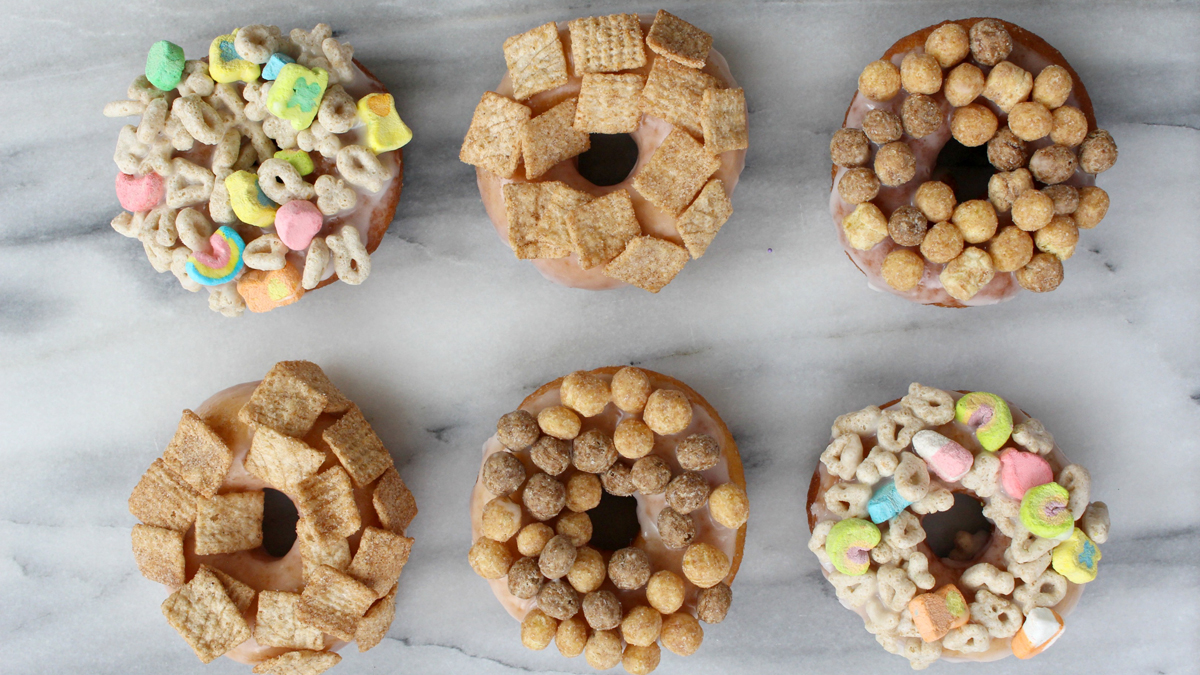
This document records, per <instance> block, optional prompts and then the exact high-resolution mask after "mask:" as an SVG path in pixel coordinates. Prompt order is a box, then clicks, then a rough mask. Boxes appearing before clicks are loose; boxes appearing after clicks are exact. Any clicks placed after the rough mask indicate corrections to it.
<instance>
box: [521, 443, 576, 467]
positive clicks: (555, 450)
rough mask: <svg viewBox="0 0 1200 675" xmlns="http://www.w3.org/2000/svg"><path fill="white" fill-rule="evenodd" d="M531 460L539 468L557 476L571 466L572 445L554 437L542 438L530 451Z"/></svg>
mask: <svg viewBox="0 0 1200 675" xmlns="http://www.w3.org/2000/svg"><path fill="white" fill-rule="evenodd" d="M529 458H530V459H531V460H533V464H534V466H536V467H537V468H539V469H541V470H542V471H545V472H546V473H548V474H550V475H551V476H557V475H559V474H561V473H562V472H564V471H566V470H567V468H568V467H570V466H571V444H570V443H568V442H567V441H564V440H560V439H558V438H554V437H553V436H542V437H541V438H539V439H538V440H537V443H534V444H533V448H532V449H530V451H529Z"/></svg>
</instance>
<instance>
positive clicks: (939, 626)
mask: <svg viewBox="0 0 1200 675" xmlns="http://www.w3.org/2000/svg"><path fill="white" fill-rule="evenodd" d="M908 611H909V613H910V614H912V621H913V625H914V626H916V628H917V631H918V632H920V633H921V639H922V640H924V641H926V642H937V641H938V640H941V639H942V638H944V637H946V633H949V632H950V631H952V630H954V629H955V628H961V627H963V626H965V625H967V622H968V621H970V620H971V606H970V605H968V604H967V599H966V598H965V597H963V594H962V591H960V590H958V587H957V586H955V585H954V584H946V585H945V586H942V587H941V588H939V589H937V590H936V591H934V592H933V593H922V594H920V595H918V596H917V597H915V598H913V599H912V600H910V601H909V603H908Z"/></svg>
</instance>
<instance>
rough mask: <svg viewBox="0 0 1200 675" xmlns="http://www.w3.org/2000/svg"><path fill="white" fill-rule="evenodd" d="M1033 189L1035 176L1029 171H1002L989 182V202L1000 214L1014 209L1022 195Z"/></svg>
mask: <svg viewBox="0 0 1200 675" xmlns="http://www.w3.org/2000/svg"><path fill="white" fill-rule="evenodd" d="M1032 189H1033V175H1032V174H1030V173H1029V170H1028V169H1017V170H1016V171H1001V172H1000V173H996V174H992V177H991V179H989V180H988V201H989V202H991V204H992V206H993V207H994V208H995V209H996V210H997V211H999V212H1001V213H1004V212H1005V211H1008V210H1009V209H1011V208H1012V207H1013V204H1015V203H1016V201H1017V200H1018V199H1020V198H1021V195H1023V194H1025V193H1026V192H1028V191H1030V190H1032Z"/></svg>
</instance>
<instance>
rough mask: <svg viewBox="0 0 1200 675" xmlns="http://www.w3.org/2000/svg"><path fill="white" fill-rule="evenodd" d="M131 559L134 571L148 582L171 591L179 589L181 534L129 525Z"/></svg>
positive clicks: (148, 526) (146, 526)
mask: <svg viewBox="0 0 1200 675" xmlns="http://www.w3.org/2000/svg"><path fill="white" fill-rule="evenodd" d="M132 538H133V559H134V560H135V561H137V566H138V571H140V572H141V573H142V576H144V577H146V578H147V579H149V580H150V581H157V582H158V583H160V584H166V585H167V586H171V587H172V588H175V587H178V586H182V585H183V582H184V581H186V580H187V579H186V578H185V577H184V571H183V565H184V559H183V533H182V532H180V531H178V530H168V529H166V528H165V527H154V526H153V525H134V526H133V536H132Z"/></svg>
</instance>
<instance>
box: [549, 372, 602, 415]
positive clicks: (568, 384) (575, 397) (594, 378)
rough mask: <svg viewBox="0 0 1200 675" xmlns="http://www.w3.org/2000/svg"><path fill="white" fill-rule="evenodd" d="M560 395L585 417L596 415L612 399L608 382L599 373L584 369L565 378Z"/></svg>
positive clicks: (565, 402) (568, 404) (567, 404)
mask: <svg viewBox="0 0 1200 675" xmlns="http://www.w3.org/2000/svg"><path fill="white" fill-rule="evenodd" d="M559 397H560V398H561V399H562V402H563V405H566V406H568V407H570V408H572V409H573V410H575V411H576V412H578V413H579V414H580V415H583V416H584V417H595V416H596V415H599V414H600V413H601V412H603V411H604V408H605V406H607V405H608V402H609V401H610V400H612V394H611V392H610V391H609V388H608V383H607V382H605V381H604V380H603V378H601V377H600V376H599V375H596V374H594V373H588V372H585V371H582V370H579V371H576V372H574V373H571V374H570V375H567V376H566V377H564V378H563V381H562V386H561V387H559Z"/></svg>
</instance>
